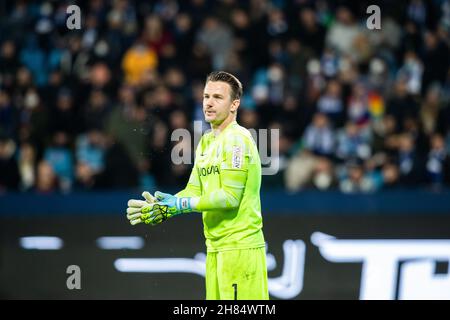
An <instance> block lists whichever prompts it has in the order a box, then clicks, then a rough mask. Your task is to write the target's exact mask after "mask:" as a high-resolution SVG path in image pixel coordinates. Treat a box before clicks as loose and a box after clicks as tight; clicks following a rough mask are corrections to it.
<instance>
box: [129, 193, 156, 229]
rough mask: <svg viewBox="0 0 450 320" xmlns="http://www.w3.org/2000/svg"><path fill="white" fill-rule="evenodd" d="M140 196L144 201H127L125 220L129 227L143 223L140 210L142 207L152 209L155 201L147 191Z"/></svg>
mask: <svg viewBox="0 0 450 320" xmlns="http://www.w3.org/2000/svg"><path fill="white" fill-rule="evenodd" d="M142 196H143V197H144V199H145V201H144V200H135V199H131V200H129V201H128V208H127V218H128V220H129V221H130V224H131V225H136V224H138V223H141V222H144V220H142V219H141V215H142V212H141V211H142V209H143V208H144V207H152V206H153V204H154V203H155V202H156V199H155V198H154V197H153V196H152V195H151V194H150V192H148V191H144V192H142Z"/></svg>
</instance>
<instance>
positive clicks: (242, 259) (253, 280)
mask: <svg viewBox="0 0 450 320" xmlns="http://www.w3.org/2000/svg"><path fill="white" fill-rule="evenodd" d="M206 299H207V300H235V299H237V300H268V299H269V290H268V280H267V266H266V254H265V248H254V249H242V250H230V251H223V252H208V254H207V257H206Z"/></svg>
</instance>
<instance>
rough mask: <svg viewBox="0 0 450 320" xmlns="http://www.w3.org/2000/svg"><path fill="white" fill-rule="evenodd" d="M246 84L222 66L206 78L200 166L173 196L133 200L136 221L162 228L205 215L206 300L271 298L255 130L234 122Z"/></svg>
mask: <svg viewBox="0 0 450 320" xmlns="http://www.w3.org/2000/svg"><path fill="white" fill-rule="evenodd" d="M241 96H242V84H241V83H240V81H239V80H238V79H237V78H236V77H235V76H233V75H231V74H229V73H227V72H223V71H217V72H212V73H211V74H209V75H208V77H207V78H206V84H205V87H204V92H203V112H204V115H205V121H206V122H208V123H210V124H211V128H212V130H211V132H209V133H206V134H204V135H203V136H202V138H201V140H200V142H199V144H198V147H197V150H196V154H195V163H194V168H193V169H192V172H191V175H190V178H189V182H188V183H187V186H186V188H185V189H184V190H182V191H180V192H178V193H177V194H175V195H170V194H166V193H162V192H159V191H157V192H156V193H155V197H153V196H152V195H151V194H150V193H148V192H144V193H143V196H144V197H145V199H146V201H142V200H130V201H129V202H128V209H127V218H128V219H129V220H130V223H131V224H132V225H135V224H138V223H141V222H144V223H146V224H151V225H156V224H159V223H161V222H163V221H164V220H166V219H168V218H171V217H173V216H176V215H179V214H184V213H189V212H193V211H196V212H202V215H203V225H204V234H205V238H206V247H207V257H206V299H214V300H217V299H220V300H232V299H246V300H262V299H268V298H269V295H268V285H267V267H266V255H265V242H264V236H263V232H262V216H261V204H260V196H259V192H260V187H261V162H260V158H259V154H258V150H257V147H256V144H255V142H254V140H253V138H252V136H251V134H250V132H249V131H248V130H247V129H245V128H243V127H241V126H240V125H238V124H237V122H236V114H237V110H238V108H239V104H240V97H241Z"/></svg>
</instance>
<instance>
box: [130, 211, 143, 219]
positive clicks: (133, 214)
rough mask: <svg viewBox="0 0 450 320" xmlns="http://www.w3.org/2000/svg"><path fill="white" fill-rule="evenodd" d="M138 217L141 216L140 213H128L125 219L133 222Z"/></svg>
mask: <svg viewBox="0 0 450 320" xmlns="http://www.w3.org/2000/svg"><path fill="white" fill-rule="evenodd" d="M140 216H141V213H140V212H136V213H129V214H127V219H128V220H133V219H136V218H139V217H140Z"/></svg>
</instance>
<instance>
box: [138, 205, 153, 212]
mask: <svg viewBox="0 0 450 320" xmlns="http://www.w3.org/2000/svg"><path fill="white" fill-rule="evenodd" d="M153 205H154V204H153V203H152V204H148V203H146V204H145V206H143V207H142V208H141V213H149V212H150V213H151V211H152V210H153Z"/></svg>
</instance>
